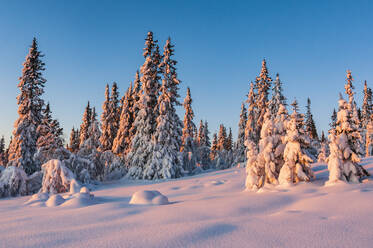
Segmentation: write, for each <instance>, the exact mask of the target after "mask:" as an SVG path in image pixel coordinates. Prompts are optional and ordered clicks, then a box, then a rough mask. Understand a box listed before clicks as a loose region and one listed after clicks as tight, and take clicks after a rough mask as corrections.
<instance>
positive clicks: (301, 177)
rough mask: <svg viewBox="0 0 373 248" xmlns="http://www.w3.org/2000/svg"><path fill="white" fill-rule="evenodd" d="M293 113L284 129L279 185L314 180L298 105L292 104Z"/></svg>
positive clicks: (306, 138)
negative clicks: (282, 161)
mask: <svg viewBox="0 0 373 248" xmlns="http://www.w3.org/2000/svg"><path fill="white" fill-rule="evenodd" d="M292 106H293V113H292V114H291V116H290V120H289V122H288V124H287V127H286V136H285V142H286V146H285V150H284V160H285V163H284V165H283V166H282V168H281V170H280V174H279V178H278V181H279V183H280V184H293V183H297V182H299V181H306V182H307V181H310V180H311V179H312V178H314V174H313V171H312V169H311V166H310V163H312V162H313V161H312V159H311V158H310V157H309V156H308V155H307V153H306V151H305V150H306V148H307V147H308V145H309V137H308V136H307V135H306V134H305V131H304V123H303V115H302V114H299V113H298V104H297V102H296V101H294V102H293V103H292Z"/></svg>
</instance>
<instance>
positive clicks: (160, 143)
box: [144, 80, 182, 179]
mask: <svg viewBox="0 0 373 248" xmlns="http://www.w3.org/2000/svg"><path fill="white" fill-rule="evenodd" d="M160 90H161V95H160V96H159V98H158V107H157V109H158V110H159V115H158V117H157V129H156V132H155V133H154V135H153V137H152V142H153V147H154V151H153V153H152V158H151V159H150V161H149V163H147V165H146V168H145V170H144V178H145V179H159V178H164V179H169V178H177V177H180V176H181V172H182V162H181V157H180V156H179V146H180V141H179V137H180V129H179V123H178V122H179V119H178V118H177V117H176V114H175V111H172V108H173V106H172V104H171V93H170V91H169V87H167V84H166V80H163V83H162V86H161V89H160Z"/></svg>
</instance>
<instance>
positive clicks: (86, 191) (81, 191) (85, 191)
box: [80, 187, 90, 193]
mask: <svg viewBox="0 0 373 248" xmlns="http://www.w3.org/2000/svg"><path fill="white" fill-rule="evenodd" d="M80 193H90V191H89V189H88V188H87V187H82V188H81V189H80Z"/></svg>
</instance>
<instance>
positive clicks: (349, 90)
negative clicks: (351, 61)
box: [340, 70, 365, 155]
mask: <svg viewBox="0 0 373 248" xmlns="http://www.w3.org/2000/svg"><path fill="white" fill-rule="evenodd" d="M353 80H354V79H353V78H352V75H351V71H350V70H347V76H346V84H345V90H346V91H345V92H346V94H347V95H348V104H347V108H348V111H349V113H350V114H351V126H352V128H354V129H355V128H356V130H357V132H358V133H359V134H360V133H361V128H360V127H361V121H360V118H359V113H358V110H357V107H356V102H355V99H354V94H355V93H354V92H353V89H354V88H355V87H354V86H353V84H352V82H353ZM340 98H341V99H343V98H342V97H340ZM340 107H341V106H340ZM351 142H354V144H353V145H354V146H355V147H356V149H358V150H356V152H357V154H358V155H363V153H364V152H365V151H364V150H363V146H364V145H363V144H364V142H363V137H361V135H360V136H359V138H356V139H352V140H351ZM358 147H359V148H358Z"/></svg>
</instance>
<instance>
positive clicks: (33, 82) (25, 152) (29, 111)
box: [9, 38, 46, 174]
mask: <svg viewBox="0 0 373 248" xmlns="http://www.w3.org/2000/svg"><path fill="white" fill-rule="evenodd" d="M42 57H43V55H42V54H41V52H40V51H39V50H38V45H37V42H36V39H35V38H34V39H33V41H32V45H31V47H30V50H29V53H28V55H27V56H26V61H25V62H24V63H23V70H22V76H21V77H20V82H19V84H18V88H19V89H20V91H21V93H20V94H19V95H18V97H17V103H18V106H19V107H18V114H19V117H18V119H17V121H16V122H15V124H14V131H13V139H12V143H11V144H10V148H9V165H13V166H17V167H22V168H23V169H24V170H25V172H26V173H27V174H32V173H34V172H35V171H37V170H39V169H40V168H38V165H37V163H35V161H34V154H35V153H36V141H37V139H38V137H39V135H38V133H37V128H38V126H39V125H40V123H41V120H42V112H41V111H42V108H43V106H44V101H43V99H41V95H42V94H43V93H44V86H45V82H46V80H45V79H44V78H43V75H42V72H43V71H44V70H45V69H44V63H43V62H42V61H41V58H42Z"/></svg>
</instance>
